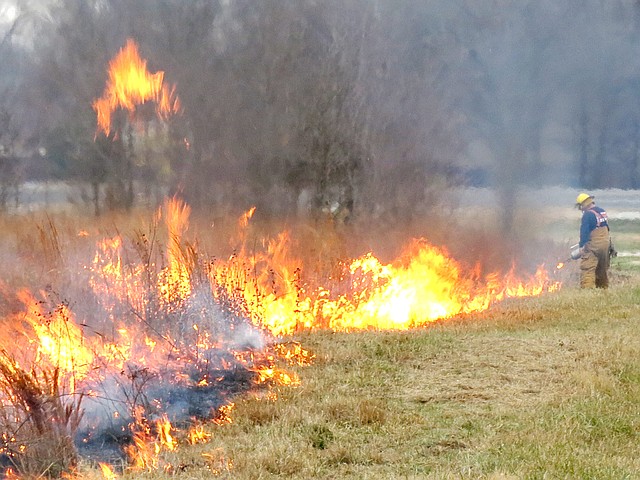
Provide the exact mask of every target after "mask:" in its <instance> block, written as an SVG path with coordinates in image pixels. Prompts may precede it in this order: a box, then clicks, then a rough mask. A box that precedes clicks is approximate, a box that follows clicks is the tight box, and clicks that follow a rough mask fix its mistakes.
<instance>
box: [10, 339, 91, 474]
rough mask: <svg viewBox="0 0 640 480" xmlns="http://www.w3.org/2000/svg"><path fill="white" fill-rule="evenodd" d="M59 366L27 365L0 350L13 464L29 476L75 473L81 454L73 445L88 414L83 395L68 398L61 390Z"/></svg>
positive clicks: (11, 463)
mask: <svg viewBox="0 0 640 480" xmlns="http://www.w3.org/2000/svg"><path fill="white" fill-rule="evenodd" d="M59 373H60V372H59V370H58V369H57V368H51V369H39V368H38V367H37V366H36V365H34V366H33V367H32V369H31V371H26V370H24V369H22V368H21V367H20V366H19V365H18V364H17V362H16V361H15V358H14V357H13V356H12V355H11V354H10V353H9V352H7V351H6V350H4V349H2V350H1V351H0V394H2V397H3V398H4V399H5V400H4V402H3V403H4V404H5V405H4V408H2V410H0V428H2V431H3V432H4V434H3V435H4V438H3V439H4V446H3V450H4V453H5V455H6V458H7V460H8V464H9V466H11V467H14V468H15V470H16V471H17V472H18V473H19V474H20V476H21V477H23V478H32V477H33V478H35V477H42V476H48V477H51V478H58V477H60V475H61V474H62V473H65V472H67V473H68V472H71V471H73V470H74V469H75V468H76V466H77V464H78V454H77V451H76V448H75V446H74V443H73V438H74V435H75V432H76V430H77V428H78V425H79V423H80V420H81V418H82V410H81V402H82V397H81V396H79V397H77V398H73V397H71V398H68V397H65V396H63V394H62V392H61V391H60V389H59V380H60V379H59Z"/></svg>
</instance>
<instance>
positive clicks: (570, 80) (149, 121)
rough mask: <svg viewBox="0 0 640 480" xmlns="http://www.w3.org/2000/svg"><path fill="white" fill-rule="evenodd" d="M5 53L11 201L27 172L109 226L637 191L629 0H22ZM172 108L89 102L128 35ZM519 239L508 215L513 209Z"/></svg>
mask: <svg viewBox="0 0 640 480" xmlns="http://www.w3.org/2000/svg"><path fill="white" fill-rule="evenodd" d="M3 13H4V14H5V22H4V24H1V25H2V32H0V34H1V35H2V37H1V38H2V41H1V43H0V54H1V55H2V59H3V61H2V62H1V63H0V93H1V95H0V206H3V205H5V203H6V202H7V201H8V200H7V199H8V198H9V197H10V196H11V192H12V191H15V190H16V189H18V188H19V185H20V183H21V182H24V181H26V180H29V179H58V180H59V179H63V180H68V181H71V182H78V183H80V184H83V185H87V186H89V188H88V192H90V193H88V194H87V196H86V201H87V202H88V204H89V205H92V208H94V209H95V212H96V213H97V214H98V213H100V212H102V211H105V210H107V209H129V208H132V207H133V206H134V205H135V204H136V202H138V201H140V199H145V200H149V199H153V198H157V197H160V196H162V195H164V194H166V193H169V194H171V193H180V194H181V195H182V196H183V197H184V198H185V200H186V201H188V202H189V203H190V204H191V205H192V206H193V207H194V208H209V207H212V206H220V205H237V206H242V207H245V206H250V205H256V206H258V208H259V209H260V211H262V212H266V213H273V214H278V215H282V214H296V213H299V212H301V211H304V212H307V213H311V214H316V213H322V212H324V213H327V214H330V215H334V216H337V217H340V218H341V219H348V218H352V217H353V216H354V215H358V214H363V213H366V214H374V215H376V216H379V217H381V218H386V219H388V220H398V219H411V218H412V217H415V216H424V215H429V214H430V211H431V209H432V206H433V205H434V204H437V202H438V199H439V192H441V191H442V189H444V188H448V187H449V186H451V185H460V184H470V185H475V186H487V185H489V186H495V187H498V188H499V189H501V190H502V195H501V198H502V199H504V202H503V206H504V208H505V209H506V210H507V213H508V211H509V209H511V208H512V204H513V202H516V201H517V195H515V193H514V192H515V191H516V190H517V188H518V187H519V186H520V185H543V184H565V185H574V186H580V187H584V188H607V187H619V188H640V172H639V163H640V88H639V87H640V3H638V2H636V1H633V0H607V1H602V0H568V1H563V2H557V1H555V0H535V1H527V0H524V1H510V0H506V1H499V2H498V1H495V0H450V1H447V2H425V1H423V0H406V1H404V0H346V1H345V0H323V1H318V0H261V1H255V0H231V1H229V0H190V1H184V0H162V1H158V0H49V1H43V2H32V1H29V0H16V9H15V10H13V9H8V8H7V7H0V15H1V14H3ZM129 39H131V40H133V41H134V42H135V43H136V45H137V46H138V49H139V52H140V55H141V57H142V58H143V59H144V60H145V61H146V62H147V66H148V68H149V70H150V71H151V72H164V80H165V81H166V82H167V84H169V85H172V86H174V87H175V95H176V96H177V97H179V99H180V104H181V110H180V112H179V113H177V114H175V115H170V116H168V117H167V118H165V119H159V118H158V117H157V116H156V115H155V114H154V112H153V108H152V106H151V105H148V104H145V105H141V106H140V107H139V108H137V109H136V112H135V114H131V113H130V112H127V111H115V112H114V115H113V119H112V122H113V129H112V131H110V132H108V133H107V134H105V133H104V132H103V131H101V130H99V129H98V128H97V119H96V111H95V110H94V102H95V101H96V99H98V98H100V97H101V95H103V92H104V91H105V85H106V84H107V81H108V78H109V77H108V73H107V71H108V68H109V62H110V61H111V60H112V59H113V58H114V57H115V56H116V55H117V53H118V52H119V51H120V49H122V48H123V47H124V45H125V44H126V42H127V40H129ZM505 219H506V220H505V225H504V226H505V227H506V228H508V227H509V223H510V222H509V215H506V216H505Z"/></svg>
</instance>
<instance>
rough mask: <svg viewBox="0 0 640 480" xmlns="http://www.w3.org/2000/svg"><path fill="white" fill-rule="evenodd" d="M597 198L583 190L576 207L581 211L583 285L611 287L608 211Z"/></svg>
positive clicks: (581, 273) (581, 281) (587, 286)
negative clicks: (599, 203)
mask: <svg viewBox="0 0 640 480" xmlns="http://www.w3.org/2000/svg"><path fill="white" fill-rule="evenodd" d="M594 199H595V197H594V196H593V195H589V194H586V193H580V194H579V195H578V197H577V198H576V207H577V208H579V209H580V210H581V211H582V220H581V221H580V243H579V246H580V253H581V256H580V287H581V288H608V287H609V278H608V276H607V270H608V269H609V263H610V249H611V245H612V244H611V238H610V236H609V222H608V218H607V212H605V210H604V209H603V208H602V207H598V206H596V204H595V201H594Z"/></svg>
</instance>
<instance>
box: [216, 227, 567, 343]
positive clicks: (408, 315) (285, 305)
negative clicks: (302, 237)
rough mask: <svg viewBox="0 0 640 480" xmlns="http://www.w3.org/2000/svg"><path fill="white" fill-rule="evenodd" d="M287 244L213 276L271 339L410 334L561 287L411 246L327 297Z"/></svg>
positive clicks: (364, 260)
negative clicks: (323, 331)
mask: <svg viewBox="0 0 640 480" xmlns="http://www.w3.org/2000/svg"><path fill="white" fill-rule="evenodd" d="M242 224H243V225H244V224H246V216H244V217H243V221H242ZM289 243H290V239H289V236H288V235H287V234H286V233H283V234H280V235H279V236H278V237H277V238H275V239H273V240H271V241H269V242H267V244H266V245H267V247H266V251H265V252H257V253H254V254H252V255H246V256H245V257H244V258H241V257H240V256H234V257H232V258H231V259H229V260H228V261H227V262H223V261H219V262H217V263H216V264H215V265H214V266H213V267H212V268H211V270H210V279H211V283H212V284H213V285H217V286H222V287H223V289H224V291H225V292H226V294H227V295H229V296H235V297H238V296H240V297H241V301H242V302H243V303H244V305H245V306H246V310H247V311H246V314H247V315H249V316H250V317H251V318H252V319H253V320H254V322H255V323H256V324H257V325H259V326H261V327H264V328H266V329H268V330H269V331H271V333H273V334H274V335H288V334H292V333H294V332H296V331H298V330H301V329H318V328H329V329H332V330H336V331H352V330H362V329H375V330H402V329H408V328H413V327H418V326H422V325H425V324H427V323H429V322H433V321H434V320H437V319H441V318H447V317H451V316H454V315H458V314H464V313H470V312H476V311H482V310H486V309H487V308H489V306H491V305H492V304H493V303H496V302H499V301H502V300H504V299H506V298H511V297H524V296H533V295H540V294H541V293H543V292H545V291H553V290H555V289H557V288H558V287H559V285H558V284H557V283H556V282H553V281H551V280H550V279H549V277H548V275H547V272H546V270H545V269H544V267H543V266H539V267H538V269H537V271H536V272H535V274H533V275H532V276H530V277H529V278H519V277H518V276H517V275H516V273H515V271H514V269H512V271H509V272H506V273H501V272H492V273H489V274H487V275H484V276H481V275H480V273H478V272H479V271H480V270H481V269H480V268H479V267H478V268H475V269H466V270H465V268H464V267H463V265H462V264H460V263H459V262H457V261H456V260H455V259H453V258H451V257H450V256H449V255H448V253H447V252H446V251H445V250H444V249H441V248H438V247H435V246H433V245H430V244H428V243H427V242H426V241H424V240H415V241H414V242H413V243H412V244H410V245H409V246H408V247H407V249H406V251H405V253H404V254H403V255H402V256H401V257H400V258H399V259H398V260H397V261H395V262H393V263H391V264H383V263H381V262H380V261H379V260H378V259H377V258H376V257H375V256H374V255H373V254H371V253H368V254H366V255H364V256H362V257H360V258H357V259H355V260H353V261H352V262H351V263H350V264H348V268H346V269H345V272H344V273H343V275H342V279H341V282H342V284H341V285H340V288H338V289H336V291H331V290H329V289H327V288H326V287H324V286H322V285H313V284H311V283H309V282H307V283H305V282H303V281H302V279H301V278H300V272H301V270H302V262H301V261H299V260H297V259H295V258H291V255H290V253H289V247H288V245H289ZM240 251H241V252H244V249H243V248H242V249H240Z"/></svg>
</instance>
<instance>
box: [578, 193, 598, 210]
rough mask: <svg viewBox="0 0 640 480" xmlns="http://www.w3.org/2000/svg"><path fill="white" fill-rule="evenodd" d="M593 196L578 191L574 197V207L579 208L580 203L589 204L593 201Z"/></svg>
mask: <svg viewBox="0 0 640 480" xmlns="http://www.w3.org/2000/svg"><path fill="white" fill-rule="evenodd" d="M594 198H595V197H594V196H593V195H589V194H588V193H580V194H578V196H577V197H576V207H577V208H580V207H581V206H582V205H584V204H585V203H587V202H588V203H587V204H589V203H591V202H593V199H594Z"/></svg>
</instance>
